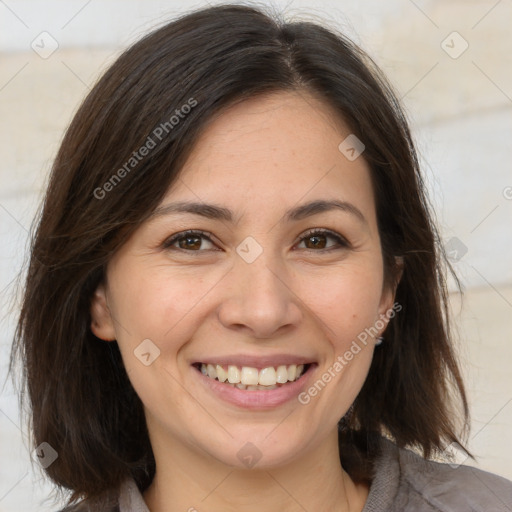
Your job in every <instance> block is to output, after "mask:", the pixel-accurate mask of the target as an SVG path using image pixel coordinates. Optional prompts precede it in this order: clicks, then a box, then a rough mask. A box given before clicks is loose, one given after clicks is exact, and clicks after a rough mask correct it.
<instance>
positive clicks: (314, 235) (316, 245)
mask: <svg viewBox="0 0 512 512" xmlns="http://www.w3.org/2000/svg"><path fill="white" fill-rule="evenodd" d="M329 238H330V239H331V240H334V241H335V242H336V243H335V244H334V246H332V245H331V246H330V247H327V240H328V239H329ZM301 243H305V244H306V250H315V249H319V250H327V251H330V250H335V249H339V248H340V247H349V243H348V242H347V241H346V240H345V239H344V238H342V237H341V236H340V235H338V234H336V233H334V232H333V231H329V230H328V229H312V230H310V231H308V232H307V233H306V234H305V235H303V237H302V238H301V240H300V244H301ZM300 244H299V245H300ZM308 244H309V246H308Z"/></svg>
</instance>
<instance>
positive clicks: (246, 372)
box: [201, 363, 304, 386]
mask: <svg viewBox="0 0 512 512" xmlns="http://www.w3.org/2000/svg"><path fill="white" fill-rule="evenodd" d="M303 371H304V365H303V364H299V365H296V364H291V365H290V366H285V365H282V366H278V367H277V368H274V367H273V366H269V367H268V368H263V369H262V370H260V371H258V369H257V368H252V367H250V366H243V367H242V368H241V369H240V368H238V366H232V365H229V366H228V370H227V371H226V370H225V369H224V368H223V367H222V366H220V365H218V364H217V365H215V366H214V365H213V364H204V363H203V364H201V372H202V373H203V375H206V376H208V377H210V378H212V379H218V380H219V381H220V382H225V381H226V380H227V381H228V382H230V383H232V384H236V383H241V384H245V385H246V386H251V385H258V384H259V385H261V386H273V385H275V384H277V383H280V384H285V383H286V382H288V381H293V380H296V379H298V378H299V377H300V376H301V375H302V372H303Z"/></svg>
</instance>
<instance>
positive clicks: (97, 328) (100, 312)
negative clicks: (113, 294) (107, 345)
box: [91, 283, 117, 341]
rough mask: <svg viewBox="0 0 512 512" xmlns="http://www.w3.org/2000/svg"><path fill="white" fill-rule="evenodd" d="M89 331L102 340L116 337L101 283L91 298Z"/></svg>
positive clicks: (112, 339) (110, 339) (111, 339)
mask: <svg viewBox="0 0 512 512" xmlns="http://www.w3.org/2000/svg"><path fill="white" fill-rule="evenodd" d="M91 331H92V332H93V333H94V335H95V336H97V337H98V338H100V339H102V340H104V341H114V340H115V339H116V338H117V336H116V331H115V329H114V322H113V319H112V314H111V313H110V309H109V307H108V304H107V296H106V291H105V285H104V284H103V283H101V284H100V285H98V287H97V288H96V290H95V292H94V295H93V297H92V299H91Z"/></svg>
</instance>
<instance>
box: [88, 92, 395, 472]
mask: <svg viewBox="0 0 512 512" xmlns="http://www.w3.org/2000/svg"><path fill="white" fill-rule="evenodd" d="M349 134H350V130H349V129H348V127H346V126H345V125H344V124H343V123H342V122H341V121H339V120H337V119H336V118H335V117H334V115H333V114H332V112H331V111H330V110H329V108H328V107H327V106H326V105H324V104H323V103H321V102H320V101H319V100H316V99H314V98H313V97H311V96H307V95H305V94H298V93H276V94H272V95H269V96H265V97H260V98H254V99H251V100H248V101H244V102H242V103H240V104H238V105H235V106H234V107H232V108H230V109H228V110H226V111H225V112H224V113H223V114H222V115H221V116H219V117H218V118H217V119H216V120H215V121H214V122H213V123H212V124H210V125H209V126H208V128H207V129H206V131H205V132H204V133H203V135H202V136H201V137H200V138H199V139H198V141H197V145H196V147H195V149H194V152H193V153H192V155H191V157H190V158H189V160H188V161H187V163H186V165H185V166H184V168H183V169H182V171H181V173H180V176H179V179H177V180H176V181H175V183H174V184H173V186H172V187H171V188H170V189H169V190H168V191H167V194H166V196H165V198H164V200H163V201H162V202H161V205H160V208H159V209H158V210H157V211H156V212H155V215H154V216H153V217H151V218H150V219H149V220H148V221H146V222H145V223H144V224H142V225H141V226H140V227H139V228H138V229H137V231H136V232H135V233H134V234H133V236H132V237H131V238H130V239H129V240H128V242H126V243H125V245H124V246H123V247H121V248H120V250H119V251H118V252H117V253H116V254H115V255H114V257H113V258H112V259H111V261H110V263H109V265H108V269H107V274H106V281H105V283H103V284H102V285H100V286H99V287H98V289H97V291H96V293H95V296H94V299H93V302H92V325H91V328H92V330H93V332H94V333H95V334H96V335H97V336H98V337H100V338H102V339H104V340H114V339H115V340H117V343H118V344H119V348H120V350H121V354H122V357H123V361H124V364H125V367H126V369H127V372H128V375H129V378H130V380H131V382H132V384H133V387H134V389H135V390H136V392H137V394H138V395H139V397H140V398H141V400H142V402H143V404H144V408H145V414H146V419H147V423H148V429H149V433H150V438H151V441H152V443H153V446H154V447H155V445H156V444H161V445H164V444H165V443H173V444H174V445H175V446H187V447H189V449H191V450H194V451H195V452H196V453H198V454H201V456H206V457H213V458H215V459H217V460H218V461H222V462H224V463H226V464H228V465H232V466H239V467H242V466H243V464H244V461H243V460H242V459H243V457H240V455H239V450H240V449H241V448H242V447H244V446H245V445H246V443H247V442H251V443H252V444H253V445H254V446H256V447H257V450H259V453H260V454H261V455H262V458H261V461H260V463H259V464H260V466H269V467H270V466H275V465H279V464H283V463H285V462H291V461H293V460H294V458H295V457H297V456H298V454H299V453H304V452H305V451H308V450H310V449H313V448H314V447H318V446H319V445H320V444H321V443H322V442H323V441H324V440H325V439H326V438H327V437H328V436H329V434H332V432H333V431H335V430H336V425H337V423H338V421H339V420H340V418H341V417H342V416H343V415H344V414H345V412H346V411H347V409H348V408H349V406H350V405H351V403H352V402H353V401H354V399H355V398H356V396H357V394H358V392H359V390H360V389H361V387H362V385H363V383H364V380H365V378H366V375H367V373H368V369H369V365H370V363H371V359H372V355H373V350H374V342H375V339H374V338H375V337H376V336H378V335H380V334H381V333H382V332H383V331H384V330H385V321H386V318H387V317H386V318H384V322H383V321H382V318H383V317H384V315H385V314H386V312H389V310H390V309H391V308H392V305H393V300H394V297H393V293H392V291H390V290H387V289H384V288H383V277H384V275H383V260H382V253H381V247H380V239H379V233H378V229H377V218H376V212H375V206H374V203H375V200H374V196H373V190H372V184H371V180H370V171H369V168H368V166H367V164H366V163H365V161H364V159H363V156H364V153H363V156H360V157H358V158H356V159H355V160H353V161H350V160H349V159H347V158H346V157H345V156H344V155H343V153H341V152H340V150H339V149H338V146H339V144H340V143H341V142H342V141H343V140H344V139H345V138H346V137H347V136H348V135H349ZM178 202H179V203H200V206H202V208H197V207H196V208H188V209H189V210H194V211H182V210H187V208H186V207H185V208H177V207H176V205H175V203H178ZM314 202H323V203H317V205H316V207H315V205H313V206H311V203H314ZM330 202H337V203H338V206H332V203H330ZM329 204H331V206H329ZM171 205H174V206H171ZM206 205H215V208H214V207H208V208H207V207H206ZM306 205H309V207H308V206H306ZM322 205H323V206H322ZM182 206H183V205H182ZM187 230H193V231H194V233H193V234H190V233H189V234H186V233H185V232H186V231H187ZM198 232H203V233H202V234H201V233H198ZM383 323H384V326H383ZM376 325H377V327H380V328H379V329H378V331H379V332H378V333H376V334H375V335H374V336H373V337H372V336H370V337H368V341H367V342H366V343H361V342H358V344H357V345H358V347H359V350H358V351H356V349H352V351H351V350H350V349H351V347H354V344H353V342H354V340H358V336H360V335H361V333H364V332H368V329H369V328H372V327H375V326H376ZM365 329H366V330H367V331H365ZM359 339H361V338H359ZM144 340H146V341H144ZM347 352H352V357H350V356H347ZM336 361H338V362H339V364H338V365H336V364H335V363H336ZM340 361H342V362H340ZM201 362H202V363H211V364H212V367H213V368H215V364H217V363H218V364H219V365H220V366H222V367H223V369H224V370H226V371H227V370H229V368H228V366H234V367H238V369H239V370H241V373H242V375H245V377H246V378H249V379H252V378H254V377H255V376H256V378H257V379H262V374H266V375H267V377H268V378H269V379H270V381H268V382H271V381H272V378H276V377H277V375H279V374H280V375H281V377H280V379H281V380H283V375H287V376H288V377H289V378H293V369H290V367H289V366H290V365H293V363H300V364H307V366H305V368H306V369H307V371H306V372H305V373H304V374H303V375H302V376H301V377H300V379H299V380H296V381H292V382H288V383H286V384H285V383H284V382H280V383H277V384H276V386H277V387H275V386H272V385H271V386H270V388H272V387H274V389H267V388H265V389H261V390H254V389H246V390H242V389H238V388H237V387H236V386H231V385H229V384H227V383H226V382H224V383H221V382H218V381H217V380H214V379H212V378H211V377H208V376H205V375H203V374H202V373H201V371H200V370H199V369H198V368H197V367H196V366H195V363H201ZM243 366H246V367H247V368H249V369H248V370H243V369H242V367H243ZM280 366H281V367H283V366H284V367H285V370H284V371H283V369H282V368H281V369H279V367H280ZM340 366H341V369H340ZM268 367H274V369H275V370H276V371H277V372H276V376H273V374H272V371H271V370H266V371H263V372H261V371H260V372H257V371H256V370H262V369H263V368H268ZM230 371H231V374H230V375H231V378H230V379H228V380H236V377H237V370H236V368H235V369H234V370H230ZM255 371H256V373H255ZM221 374H222V372H220V373H219V372H217V377H218V378H219V377H220V375H221ZM214 375H215V374H214ZM228 376H229V372H228ZM329 377H330V378H329ZM285 380H286V378H285ZM262 382H265V381H264V380H262ZM272 382H273V381H272ZM315 390H316V392H315ZM251 449H254V448H251Z"/></svg>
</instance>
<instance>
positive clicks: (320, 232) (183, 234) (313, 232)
mask: <svg viewBox="0 0 512 512" xmlns="http://www.w3.org/2000/svg"><path fill="white" fill-rule="evenodd" d="M315 235H323V236H326V237H330V238H333V239H334V240H335V241H336V242H337V243H338V245H339V247H329V248H327V249H318V250H317V249H305V250H306V251H309V252H329V251H332V250H339V249H340V248H348V247H350V244H349V243H348V242H347V240H345V239H344V238H343V237H342V236H340V235H338V234H336V233H335V232H333V231H330V230H328V229H323V228H313V229H310V230H308V231H306V233H304V234H303V235H302V237H301V239H300V240H299V242H298V243H301V242H303V241H304V240H306V239H307V238H311V237H313V236H315ZM191 236H195V237H200V238H205V239H206V240H208V241H209V242H211V243H212V244H213V243H214V242H213V241H212V240H211V238H210V237H211V236H212V235H211V233H208V232H206V231H200V230H192V229H191V230H187V231H182V232H181V233H177V234H176V235H173V236H171V237H170V238H168V239H166V240H165V241H164V242H163V243H162V248H163V249H171V250H178V251H182V252H187V253H201V252H205V251H207V250H211V249H203V250H197V251H195V250H188V249H182V248H181V247H172V246H173V244H175V243H176V242H178V241H180V240H182V239H185V238H187V237H191Z"/></svg>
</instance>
